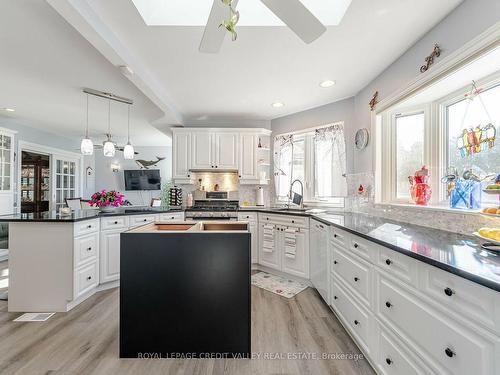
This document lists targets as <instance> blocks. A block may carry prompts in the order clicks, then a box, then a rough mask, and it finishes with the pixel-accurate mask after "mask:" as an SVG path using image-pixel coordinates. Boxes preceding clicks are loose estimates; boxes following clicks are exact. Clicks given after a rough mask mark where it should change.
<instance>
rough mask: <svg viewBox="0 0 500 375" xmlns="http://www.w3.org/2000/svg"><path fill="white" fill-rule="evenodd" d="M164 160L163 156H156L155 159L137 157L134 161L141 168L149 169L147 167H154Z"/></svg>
mask: <svg viewBox="0 0 500 375" xmlns="http://www.w3.org/2000/svg"><path fill="white" fill-rule="evenodd" d="M162 160H165V158H164V157H163V158H161V157H159V156H157V157H156V160H143V159H138V160H136V161H135V162H136V163H137V165H138V166H139V167H141V169H149V167H156V165H157V164H158V163H159V162H160V161H162Z"/></svg>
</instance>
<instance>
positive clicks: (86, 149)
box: [80, 94, 94, 155]
mask: <svg viewBox="0 0 500 375" xmlns="http://www.w3.org/2000/svg"><path fill="white" fill-rule="evenodd" d="M80 151H81V153H82V155H92V154H93V153H94V144H93V143H92V140H91V139H90V138H89V94H87V126H86V127H85V138H83V139H82V143H81V144H80Z"/></svg>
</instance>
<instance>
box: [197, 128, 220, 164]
mask: <svg viewBox="0 0 500 375" xmlns="http://www.w3.org/2000/svg"><path fill="white" fill-rule="evenodd" d="M191 139H192V142H191V155H192V157H191V169H214V168H215V155H214V134H213V133H209V132H204V131H203V132H193V133H191Z"/></svg>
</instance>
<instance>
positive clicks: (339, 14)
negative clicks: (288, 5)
mask: <svg viewBox="0 0 500 375" xmlns="http://www.w3.org/2000/svg"><path fill="white" fill-rule="evenodd" d="M132 2H133V3H134V5H135V7H136V8H137V10H138V11H139V14H140V15H141V17H142V18H143V20H144V22H145V23H146V25H148V26H205V24H206V23H207V19H208V15H209V14H210V9H211V7H212V3H213V1H212V0H192V1H186V0H132ZM302 3H303V4H304V5H305V6H306V7H307V8H308V9H309V10H310V11H311V12H312V13H313V14H314V15H315V16H316V17H317V18H318V19H319V20H320V21H321V23H323V25H325V26H336V25H338V24H339V23H340V21H341V20H342V18H343V17H344V14H345V12H346V11H347V8H348V7H349V5H350V4H351V0H329V1H326V0H302ZM237 9H238V10H239V11H240V15H241V16H240V22H239V23H238V26H284V24H283V22H281V20H280V19H279V18H277V17H276V16H275V15H274V14H273V13H272V12H271V11H270V10H268V9H267V8H266V6H265V5H264V4H262V3H261V2H260V0H239V2H238V6H237Z"/></svg>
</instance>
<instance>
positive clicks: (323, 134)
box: [314, 123, 344, 140]
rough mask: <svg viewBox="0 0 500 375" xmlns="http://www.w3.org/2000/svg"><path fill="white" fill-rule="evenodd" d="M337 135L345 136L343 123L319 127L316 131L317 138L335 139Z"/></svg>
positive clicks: (315, 136)
mask: <svg viewBox="0 0 500 375" xmlns="http://www.w3.org/2000/svg"><path fill="white" fill-rule="evenodd" d="M337 137H342V138H343V137H344V124H343V123H337V124H332V125H328V126H325V127H322V128H318V129H316V130H315V132H314V138H315V139H316V140H320V139H321V140H326V139H334V138H337Z"/></svg>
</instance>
